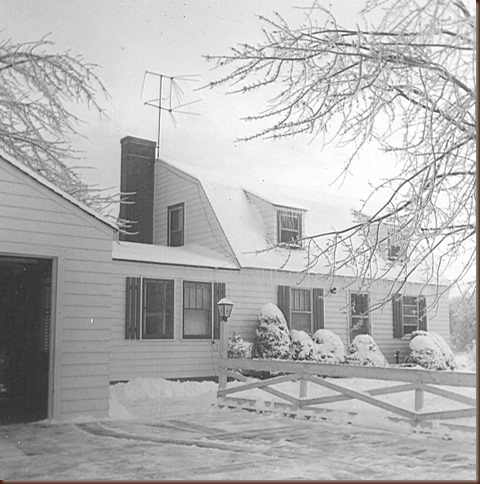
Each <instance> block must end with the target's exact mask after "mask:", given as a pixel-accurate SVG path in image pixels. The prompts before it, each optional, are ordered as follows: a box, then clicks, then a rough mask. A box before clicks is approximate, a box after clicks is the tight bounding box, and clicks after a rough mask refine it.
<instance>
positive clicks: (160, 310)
mask: <svg viewBox="0 0 480 484" xmlns="http://www.w3.org/2000/svg"><path fill="white" fill-rule="evenodd" d="M142 323H143V325H142V338H143V339H172V338H173V281H164V280H160V279H144V280H143V321H142Z"/></svg>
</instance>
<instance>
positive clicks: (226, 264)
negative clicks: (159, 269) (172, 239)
mask: <svg viewBox="0 0 480 484" xmlns="http://www.w3.org/2000/svg"><path fill="white" fill-rule="evenodd" d="M113 259H114V260H124V261H132V262H149V263H157V264H170V265H180V266H193V267H209V268H213V269H239V267H238V265H237V264H236V263H235V262H234V261H232V260H228V259H227V258H226V257H224V256H223V255H222V254H219V253H218V252H215V251H213V250H211V249H209V248H207V247H203V246H200V245H184V246H182V247H167V246H165V245H152V244H140V243H137V242H124V241H114V242H113Z"/></svg>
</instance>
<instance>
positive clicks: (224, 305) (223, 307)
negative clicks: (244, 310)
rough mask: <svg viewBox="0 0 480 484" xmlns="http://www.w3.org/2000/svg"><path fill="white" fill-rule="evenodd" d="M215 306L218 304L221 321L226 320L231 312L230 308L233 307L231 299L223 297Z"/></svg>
mask: <svg viewBox="0 0 480 484" xmlns="http://www.w3.org/2000/svg"><path fill="white" fill-rule="evenodd" d="M217 306H218V312H219V313H220V316H221V318H222V321H227V319H228V318H229V317H230V315H231V314H232V309H233V303H232V301H230V300H229V299H227V298H226V297H224V298H223V299H220V301H218V303H217Z"/></svg>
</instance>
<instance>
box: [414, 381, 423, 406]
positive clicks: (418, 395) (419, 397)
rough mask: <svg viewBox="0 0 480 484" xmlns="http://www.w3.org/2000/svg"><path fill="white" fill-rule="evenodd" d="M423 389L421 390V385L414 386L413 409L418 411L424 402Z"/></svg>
mask: <svg viewBox="0 0 480 484" xmlns="http://www.w3.org/2000/svg"><path fill="white" fill-rule="evenodd" d="M424 395H425V393H424V391H423V390H422V386H421V385H420V387H418V388H415V411H416V412H418V411H419V410H422V408H423V404H424Z"/></svg>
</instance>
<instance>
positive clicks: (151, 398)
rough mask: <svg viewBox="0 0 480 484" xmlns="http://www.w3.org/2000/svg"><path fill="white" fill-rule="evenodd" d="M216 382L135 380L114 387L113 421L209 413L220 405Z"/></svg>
mask: <svg viewBox="0 0 480 484" xmlns="http://www.w3.org/2000/svg"><path fill="white" fill-rule="evenodd" d="M217 388H218V385H217V383H215V382H213V381H202V382H196V381H188V382H180V381H169V380H164V379H163V378H135V379H133V380H131V381H129V382H128V383H117V384H116V385H111V386H110V409H109V417H110V418H112V419H115V420H128V419H131V418H137V417H143V418H157V417H163V416H168V415H175V414H178V413H189V412H198V411H200V410H207V409H209V408H210V407H211V405H212V404H213V403H215V401H216V396H217Z"/></svg>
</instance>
